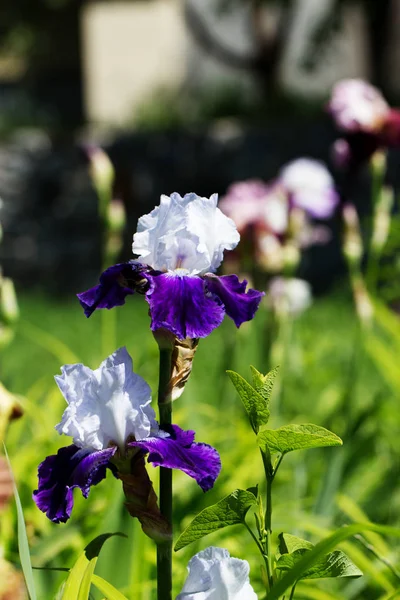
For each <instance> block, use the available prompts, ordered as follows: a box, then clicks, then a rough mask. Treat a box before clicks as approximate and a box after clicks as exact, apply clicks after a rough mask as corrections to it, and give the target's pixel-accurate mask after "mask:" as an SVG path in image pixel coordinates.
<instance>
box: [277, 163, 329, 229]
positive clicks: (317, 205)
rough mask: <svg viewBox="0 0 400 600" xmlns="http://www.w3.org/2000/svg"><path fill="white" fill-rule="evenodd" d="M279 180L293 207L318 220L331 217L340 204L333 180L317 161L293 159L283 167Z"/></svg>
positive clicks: (324, 167) (323, 166) (322, 164)
mask: <svg viewBox="0 0 400 600" xmlns="http://www.w3.org/2000/svg"><path fill="white" fill-rule="evenodd" d="M279 180H280V182H281V183H282V185H283V186H284V187H285V188H286V189H287V191H288V192H289V197H290V200H291V202H292V203H293V205H294V206H296V207H298V208H301V209H303V210H304V211H306V212H307V213H309V214H310V215H311V216H312V217H316V218H317V219H326V218H328V217H330V216H331V215H332V213H333V212H334V210H335V208H336V205H337V204H338V202H339V196H338V194H337V192H336V190H335V183H334V181H333V178H332V176H331V174H330V173H329V171H328V169H327V168H326V166H325V165H324V163H322V162H320V161H319V160H314V159H311V158H299V159H297V160H294V161H292V162H290V163H289V164H287V165H286V166H285V167H283V169H282V170H281V171H280V173H279Z"/></svg>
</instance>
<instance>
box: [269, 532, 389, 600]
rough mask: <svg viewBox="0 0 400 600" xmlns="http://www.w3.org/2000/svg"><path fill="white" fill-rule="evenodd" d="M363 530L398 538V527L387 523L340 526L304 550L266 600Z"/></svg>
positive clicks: (280, 592) (282, 592)
mask: <svg viewBox="0 0 400 600" xmlns="http://www.w3.org/2000/svg"><path fill="white" fill-rule="evenodd" d="M363 531H376V532H378V533H381V534H382V535H393V536H395V537H399V538H400V528H396V527H390V526H388V525H375V524H373V523H354V524H352V525H347V526H346V527H342V528H341V529H339V530H338V531H335V533H332V534H331V535H330V536H328V537H327V538H325V539H324V540H322V541H321V542H319V543H318V544H316V545H315V547H314V548H313V549H312V550H310V551H308V552H305V553H304V555H303V556H302V557H301V559H300V560H299V562H298V563H296V564H295V565H294V567H293V568H292V569H291V570H290V571H288V572H287V573H286V574H285V575H284V576H283V577H282V579H280V580H279V581H277V583H276V585H274V587H273V588H272V589H271V590H270V591H269V592H268V594H267V600H278V599H279V598H280V597H281V596H283V594H284V593H285V592H286V590H287V589H289V588H291V587H292V586H293V585H294V584H295V583H296V582H297V581H298V580H299V579H301V578H302V575H303V573H305V572H306V571H307V570H308V569H310V568H311V567H312V566H313V564H315V562H317V561H318V560H320V559H321V558H322V557H323V556H324V555H325V554H326V553H327V552H329V551H330V550H333V549H334V548H335V546H337V545H338V544H340V543H341V542H343V541H344V540H347V539H348V538H350V537H352V536H353V535H356V534H357V533H362V532H363Z"/></svg>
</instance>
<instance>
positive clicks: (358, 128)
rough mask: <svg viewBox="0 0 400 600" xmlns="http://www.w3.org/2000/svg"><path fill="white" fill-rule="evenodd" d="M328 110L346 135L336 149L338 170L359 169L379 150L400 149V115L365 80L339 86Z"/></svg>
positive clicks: (337, 142)
mask: <svg viewBox="0 0 400 600" xmlns="http://www.w3.org/2000/svg"><path fill="white" fill-rule="evenodd" d="M327 109H328V112H329V113H330V114H331V115H332V117H333V120H334V122H335V124H336V126H337V128H338V129H339V130H340V131H342V132H343V134H344V138H341V139H339V140H337V141H336V143H335V145H334V158H335V160H336V163H337V165H338V166H342V167H351V166H353V167H357V166H359V165H360V164H362V163H363V162H365V161H367V160H369V158H370V157H371V156H372V154H374V152H375V151H376V150H378V149H380V148H387V147H394V146H399V145H400V111H399V110H397V109H393V108H391V107H390V106H389V104H388V103H387V102H386V100H385V98H384V97H383V96H382V94H381V92H380V91H379V90H378V89H377V88H376V87H374V86H373V85H371V84H370V83H367V82H366V81H363V80H362V79H343V80H341V81H339V82H338V83H336V84H335V85H334V87H333V90H332V94H331V98H330V101H329V103H328V106H327Z"/></svg>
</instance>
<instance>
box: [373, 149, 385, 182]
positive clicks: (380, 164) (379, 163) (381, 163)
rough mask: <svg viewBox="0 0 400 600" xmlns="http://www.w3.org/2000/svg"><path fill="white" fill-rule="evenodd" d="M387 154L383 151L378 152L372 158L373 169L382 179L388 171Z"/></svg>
mask: <svg viewBox="0 0 400 600" xmlns="http://www.w3.org/2000/svg"><path fill="white" fill-rule="evenodd" d="M386 162H387V160H386V152H384V151H383V150H377V151H376V152H374V154H373V155H372V156H371V162H370V164H371V168H372V172H373V173H374V175H376V176H378V177H381V176H382V175H383V173H384V172H385V171H386Z"/></svg>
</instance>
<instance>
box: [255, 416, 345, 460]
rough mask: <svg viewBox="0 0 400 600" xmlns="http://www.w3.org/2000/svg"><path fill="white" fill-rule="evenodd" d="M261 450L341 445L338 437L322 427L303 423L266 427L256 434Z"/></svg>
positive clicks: (284, 451)
mask: <svg viewBox="0 0 400 600" xmlns="http://www.w3.org/2000/svg"><path fill="white" fill-rule="evenodd" d="M257 441H258V445H259V446H260V448H261V450H262V451H265V450H266V449H268V450H269V451H270V453H271V454H274V453H276V452H281V453H282V454H286V453H287V452H293V451H294V450H306V449H308V448H321V447H323V446H341V445H342V443H343V442H342V440H341V439H340V437H338V436H337V435H335V434H334V433H332V432H331V431H328V429H325V428H324V427H319V426H318V425H313V424H311V423H306V424H304V425H286V426H284V427H280V428H279V429H267V430H265V431H261V432H260V433H259V434H258V436H257Z"/></svg>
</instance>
